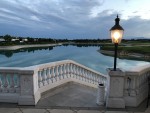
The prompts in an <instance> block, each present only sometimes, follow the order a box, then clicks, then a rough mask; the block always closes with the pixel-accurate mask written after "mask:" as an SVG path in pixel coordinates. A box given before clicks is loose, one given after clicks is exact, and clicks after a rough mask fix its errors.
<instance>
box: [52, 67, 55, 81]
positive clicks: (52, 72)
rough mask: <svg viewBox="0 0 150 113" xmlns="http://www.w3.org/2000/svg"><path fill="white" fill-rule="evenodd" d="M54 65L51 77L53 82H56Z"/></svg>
mask: <svg viewBox="0 0 150 113" xmlns="http://www.w3.org/2000/svg"><path fill="white" fill-rule="evenodd" d="M54 76H55V75H54V67H52V77H51V80H52V83H53V82H54Z"/></svg>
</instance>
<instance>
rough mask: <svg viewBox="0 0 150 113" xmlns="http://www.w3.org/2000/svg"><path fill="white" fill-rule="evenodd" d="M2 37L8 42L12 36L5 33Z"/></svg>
mask: <svg viewBox="0 0 150 113" xmlns="http://www.w3.org/2000/svg"><path fill="white" fill-rule="evenodd" d="M4 39H5V41H7V42H10V41H11V39H12V37H11V36H10V35H5V36H4Z"/></svg>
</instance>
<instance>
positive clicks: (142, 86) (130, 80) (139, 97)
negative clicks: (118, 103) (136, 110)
mask: <svg viewBox="0 0 150 113" xmlns="http://www.w3.org/2000/svg"><path fill="white" fill-rule="evenodd" d="M149 76H150V65H146V66H142V67H135V68H134V69H132V70H129V71H126V72H125V84H124V99H125V103H126V106H132V107H136V106H138V105H139V104H140V103H141V102H142V101H144V100H145V99H146V98H147V97H148V77H149Z"/></svg>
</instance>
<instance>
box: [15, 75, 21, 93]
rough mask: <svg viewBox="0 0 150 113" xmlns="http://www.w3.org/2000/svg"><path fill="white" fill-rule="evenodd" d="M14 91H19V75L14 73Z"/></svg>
mask: <svg viewBox="0 0 150 113" xmlns="http://www.w3.org/2000/svg"><path fill="white" fill-rule="evenodd" d="M15 92H16V93H20V75H18V74H17V75H16V85H15Z"/></svg>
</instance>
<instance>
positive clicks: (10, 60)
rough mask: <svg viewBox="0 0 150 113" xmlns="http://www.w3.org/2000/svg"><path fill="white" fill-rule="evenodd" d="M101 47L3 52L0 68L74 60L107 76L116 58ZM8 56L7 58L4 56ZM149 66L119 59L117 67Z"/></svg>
mask: <svg viewBox="0 0 150 113" xmlns="http://www.w3.org/2000/svg"><path fill="white" fill-rule="evenodd" d="M99 48H100V47H99V46H94V47H93V46H88V47H84V46H75V45H72V46H71V45H68V46H57V47H43V48H25V49H19V50H15V51H9V52H8V51H7V52H6V51H3V52H1V53H2V54H3V55H1V54H0V67H27V66H32V65H37V64H43V63H48V62H54V61H60V60H67V59H70V60H74V61H76V62H79V63H81V64H83V65H85V66H87V67H89V68H92V69H94V70H96V71H99V72H101V73H104V74H107V72H106V69H107V68H110V67H113V63H114V57H111V56H105V55H103V54H101V53H99V52H98V51H97V50H99ZM4 55H6V56H7V57H6V56H4ZM146 64H149V62H145V61H133V60H125V59H118V60H117V66H118V67H119V68H122V69H124V70H128V69H130V68H133V67H136V66H139V65H140V66H142V65H146Z"/></svg>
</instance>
